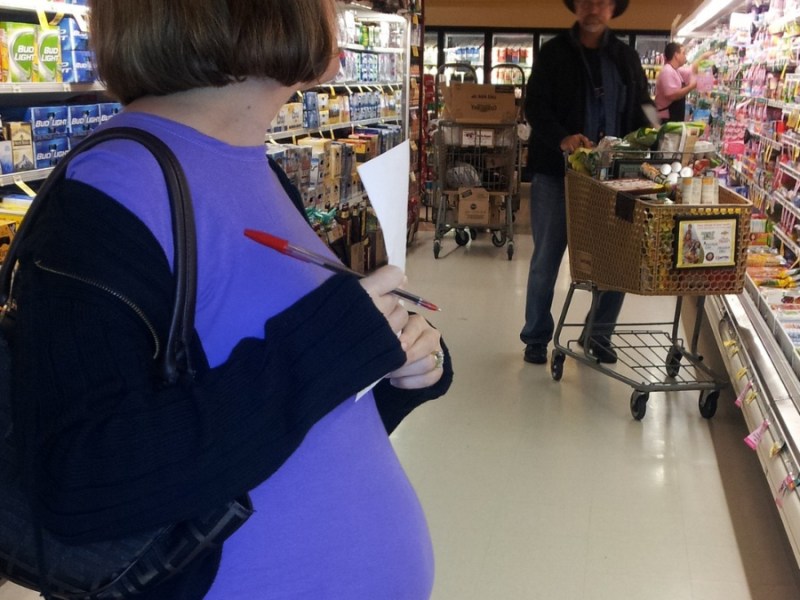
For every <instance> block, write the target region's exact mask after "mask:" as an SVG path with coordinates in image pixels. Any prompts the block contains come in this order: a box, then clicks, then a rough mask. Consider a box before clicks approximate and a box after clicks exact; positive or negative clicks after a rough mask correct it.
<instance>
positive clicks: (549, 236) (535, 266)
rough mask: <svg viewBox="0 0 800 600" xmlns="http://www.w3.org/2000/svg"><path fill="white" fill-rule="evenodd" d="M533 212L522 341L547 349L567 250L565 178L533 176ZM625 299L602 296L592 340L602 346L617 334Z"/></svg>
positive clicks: (618, 295)
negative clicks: (531, 250)
mask: <svg viewBox="0 0 800 600" xmlns="http://www.w3.org/2000/svg"><path fill="white" fill-rule="evenodd" d="M530 208H531V210H530V213H531V214H530V217H531V233H532V235H533V256H532V257H531V265H530V270H529V271H528V295H527V299H526V302H525V326H524V327H523V328H522V331H521V332H520V334H519V337H520V339H521V340H522V341H523V342H524V343H525V344H542V345H547V344H548V342H550V340H551V339H553V330H554V329H555V323H554V321H553V315H552V314H551V313H550V309H551V307H552V305H553V294H554V290H555V286H556V279H558V270H559V268H560V267H561V260H562V259H563V258H564V252H565V251H566V249H567V208H566V201H565V199H564V178H563V177H555V176H552V175H542V174H539V173H534V175H533V180H532V181H531V204H530ZM624 299H625V294H624V293H622V292H612V291H608V292H602V293H601V294H600V298H599V300H598V305H597V311H596V313H595V318H594V321H595V325H594V332H593V335H592V337H594V338H595V339H597V338H600V339H599V340H598V341H600V342H601V343H602V342H606V341H607V338H608V337H610V336H611V334H612V333H613V331H614V326H615V324H616V321H617V317H618V316H619V313H620V310H622V302H623V300H624ZM603 338H605V339H603Z"/></svg>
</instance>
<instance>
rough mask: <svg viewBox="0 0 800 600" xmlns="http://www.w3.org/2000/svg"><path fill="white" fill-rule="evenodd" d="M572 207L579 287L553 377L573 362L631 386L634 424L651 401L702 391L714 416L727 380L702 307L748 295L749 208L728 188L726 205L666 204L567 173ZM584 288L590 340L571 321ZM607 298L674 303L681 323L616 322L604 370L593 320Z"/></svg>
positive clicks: (571, 239) (561, 329)
mask: <svg viewBox="0 0 800 600" xmlns="http://www.w3.org/2000/svg"><path fill="white" fill-rule="evenodd" d="M566 201H567V238H568V247H569V261H570V272H571V276H572V283H571V285H570V288H569V291H568V293H567V297H566V300H565V303H564V307H563V309H562V311H561V316H560V318H559V320H558V324H557V326H556V329H555V332H554V338H553V342H554V349H553V351H552V354H551V360H550V373H551V375H552V377H553V379H554V380H556V381H559V380H560V379H561V377H562V375H563V369H564V362H565V358H566V357H567V356H569V357H571V358H574V359H575V360H577V361H578V362H580V363H582V364H585V365H587V366H589V367H591V368H593V369H595V370H597V371H600V372H601V373H604V374H605V375H608V376H610V377H612V378H614V379H616V380H618V381H621V382H623V383H625V384H626V385H629V386H630V387H631V388H633V392H632V394H631V397H630V410H631V415H632V416H633V418H634V419H636V420H641V419H642V418H644V416H645V412H646V410H647V401H648V399H649V396H650V393H652V392H671V391H692V390H694V391H699V392H700V399H699V403H698V405H699V409H700V414H701V415H702V416H703V417H704V418H706V419H710V418H711V417H713V416H714V414H715V412H716V409H717V400H718V398H719V393H720V390H721V389H722V388H723V387H724V386H725V385H727V381H726V380H725V378H724V377H721V376H719V375H717V374H716V373H714V372H713V371H712V370H711V369H710V368H708V367H707V366H706V365H705V364H704V363H703V357H702V356H700V355H698V354H697V353H696V348H697V339H698V336H699V332H700V327H701V323H702V315H703V310H702V308H703V303H704V301H705V296H707V295H716V294H736V293H739V292H741V291H742V288H743V286H744V277H745V259H746V252H747V240H748V235H749V230H750V212H751V209H752V205H751V203H750V202H749V201H747V200H746V199H745V198H743V197H742V196H739V195H738V194H736V193H734V192H732V191H730V190H728V189H726V188H722V187H720V189H719V203H718V204H712V205H708V204H665V203H663V202H659V201H649V200H646V199H642V198H638V197H635V196H633V195H631V194H627V193H622V192H618V191H617V190H615V189H613V188H612V187H610V186H608V185H606V184H605V183H603V182H601V181H598V180H596V179H594V178H592V177H590V176H588V175H584V174H582V173H578V172H576V171H573V170H568V171H567V175H566ZM698 234H699V236H700V239H702V240H703V244H704V246H703V258H702V259H701V260H700V262H699V263H698V262H697V259H696V257H695V258H692V259H691V260H689V259H688V258H687V257H688V256H690V255H689V252H690V250H691V251H694V250H695V247H694V242H693V241H692V240H693V239H694V236H696V235H698ZM691 256H693V257H694V254H692V255H691ZM578 290H581V291H586V292H589V293H590V294H591V306H590V309H589V315H588V317H587V320H586V327H585V329H586V334H585V339H583V338H581V336H580V333H581V332H582V331H583V330H584V322H583V321H581V322H571V323H568V322H567V318H568V312H569V310H570V306H571V304H572V302H573V299H574V295H575V292H576V291H578ZM603 290H616V291H621V292H628V293H634V294H639V295H661V296H665V295H674V296H676V297H677V298H676V306H675V313H674V319H673V321H672V322H666V323H618V324H617V325H616V328H615V330H614V333H613V334H612V335H611V336H610V338H609V339H608V342H609V347H610V348H611V349H613V350H614V352H615V353H616V355H617V362H616V363H614V364H608V363H602V362H600V361H599V360H598V358H597V357H595V356H593V355H592V354H591V353H590V351H589V348H590V344H589V343H587V342H588V340H589V339H592V331H593V330H596V328H597V327H598V325H599V324H596V323H595V322H594V319H595V314H596V307H597V301H598V297H599V294H600V292H601V291H603ZM683 296H695V297H697V309H698V310H697V316H696V321H695V324H694V328H693V333H692V339H691V343H690V345H689V347H688V348H687V347H685V346H684V343H683V340H682V339H681V338H680V337H679V335H678V333H679V322H680V318H681V309H682V301H683V298H682V297H683ZM567 331H570V332H573V333H575V334H576V336H577V337H573V338H571V337H570V335H569V334H567V333H566V332H567Z"/></svg>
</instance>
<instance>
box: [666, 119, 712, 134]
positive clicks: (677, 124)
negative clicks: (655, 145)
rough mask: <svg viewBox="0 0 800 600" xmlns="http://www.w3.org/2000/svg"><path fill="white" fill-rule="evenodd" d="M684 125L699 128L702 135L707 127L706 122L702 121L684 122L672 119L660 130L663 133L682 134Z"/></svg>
mask: <svg viewBox="0 0 800 600" xmlns="http://www.w3.org/2000/svg"><path fill="white" fill-rule="evenodd" d="M684 127H690V128H692V129H698V130H699V131H700V134H701V135H702V133H703V132H704V131H705V129H706V124H705V123H703V122H702V121H689V122H687V123H683V122H681V121H670V122H668V123H664V124H663V125H662V126H661V129H660V130H659V131H660V132H661V134H662V135H663V134H667V133H678V134H680V133H681V132H682V131H683V128H684Z"/></svg>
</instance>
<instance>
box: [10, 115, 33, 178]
mask: <svg viewBox="0 0 800 600" xmlns="http://www.w3.org/2000/svg"><path fill="white" fill-rule="evenodd" d="M3 128H4V131H5V137H6V139H7V140H10V141H11V154H12V161H13V165H14V166H13V170H14V172H18V171H30V170H31V169H33V165H34V163H33V130H32V127H31V124H30V123H28V122H27V121H7V122H6V123H4V124H3Z"/></svg>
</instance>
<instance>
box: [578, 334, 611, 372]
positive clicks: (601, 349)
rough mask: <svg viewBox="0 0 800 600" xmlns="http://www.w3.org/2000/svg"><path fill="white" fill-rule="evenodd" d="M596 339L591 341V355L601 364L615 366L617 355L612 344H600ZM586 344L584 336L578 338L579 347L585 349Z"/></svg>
mask: <svg viewBox="0 0 800 600" xmlns="http://www.w3.org/2000/svg"><path fill="white" fill-rule="evenodd" d="M601 339H603V340H607V338H601ZM595 340H596V338H593V339H592V340H590V341H589V354H591V355H592V356H594V357H595V358H596V359H597V360H598V361H600V362H601V363H606V364H608V365H613V364H614V363H615V362H617V353H616V351H615V350H614V349H613V348H612V347H611V342H608V341H603V342H598V341H595ZM584 343H585V339H584V337H583V335H582V334H581V336H580V337H579V338H578V346H580V347H581V348H583V344H584Z"/></svg>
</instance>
